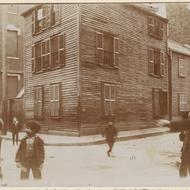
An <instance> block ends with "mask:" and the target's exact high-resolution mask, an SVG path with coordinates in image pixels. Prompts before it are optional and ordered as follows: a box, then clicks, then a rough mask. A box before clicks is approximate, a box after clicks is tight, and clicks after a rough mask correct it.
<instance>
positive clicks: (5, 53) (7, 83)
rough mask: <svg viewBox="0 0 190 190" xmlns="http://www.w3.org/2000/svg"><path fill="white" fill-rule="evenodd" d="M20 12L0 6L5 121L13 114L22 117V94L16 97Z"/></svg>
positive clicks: (20, 60) (19, 72)
mask: <svg viewBox="0 0 190 190" xmlns="http://www.w3.org/2000/svg"><path fill="white" fill-rule="evenodd" d="M21 11H23V10H22V9H21V8H20V7H19V6H18V5H1V6H0V13H1V14H0V25H1V27H0V114H2V115H3V117H4V119H5V120H7V119H11V118H10V117H11V115H13V114H14V115H20V117H22V112H23V109H22V100H21V99H20V98H22V95H23V93H20V95H19V96H18V94H19V92H20V91H21V89H23V29H24V28H23V27H24V19H23V17H22V16H20V12H21ZM3 29H4V31H5V32H3ZM5 33H6V35H5ZM5 66H6V67H5ZM3 93H4V96H5V97H3ZM16 97H17V98H18V99H16ZM21 119H22V118H21Z"/></svg>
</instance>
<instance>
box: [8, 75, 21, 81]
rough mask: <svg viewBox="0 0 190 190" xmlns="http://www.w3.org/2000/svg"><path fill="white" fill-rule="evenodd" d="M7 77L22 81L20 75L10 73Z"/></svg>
mask: <svg viewBox="0 0 190 190" xmlns="http://www.w3.org/2000/svg"><path fill="white" fill-rule="evenodd" d="M7 75H8V76H10V77H17V79H18V80H20V79H21V76H20V75H19V74H12V73H8V74H7Z"/></svg>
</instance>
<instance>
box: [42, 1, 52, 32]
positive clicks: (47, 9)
mask: <svg viewBox="0 0 190 190" xmlns="http://www.w3.org/2000/svg"><path fill="white" fill-rule="evenodd" d="M50 16H51V6H50V5H44V7H43V29H46V28H48V27H50V23H51V20H50Z"/></svg>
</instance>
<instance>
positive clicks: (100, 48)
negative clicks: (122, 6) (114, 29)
mask: <svg viewBox="0 0 190 190" xmlns="http://www.w3.org/2000/svg"><path fill="white" fill-rule="evenodd" d="M118 59H119V38H117V37H115V36H114V35H112V34H108V33H101V32H97V33H96V62H97V63H98V64H100V65H104V66H108V67H118Z"/></svg>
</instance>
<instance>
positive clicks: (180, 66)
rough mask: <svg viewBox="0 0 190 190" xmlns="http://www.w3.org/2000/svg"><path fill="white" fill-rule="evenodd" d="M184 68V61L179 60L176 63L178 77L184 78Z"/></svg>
mask: <svg viewBox="0 0 190 190" xmlns="http://www.w3.org/2000/svg"><path fill="white" fill-rule="evenodd" d="M185 68H186V63H185V60H184V59H179V62H178V73H179V77H185V75H186V74H185Z"/></svg>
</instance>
